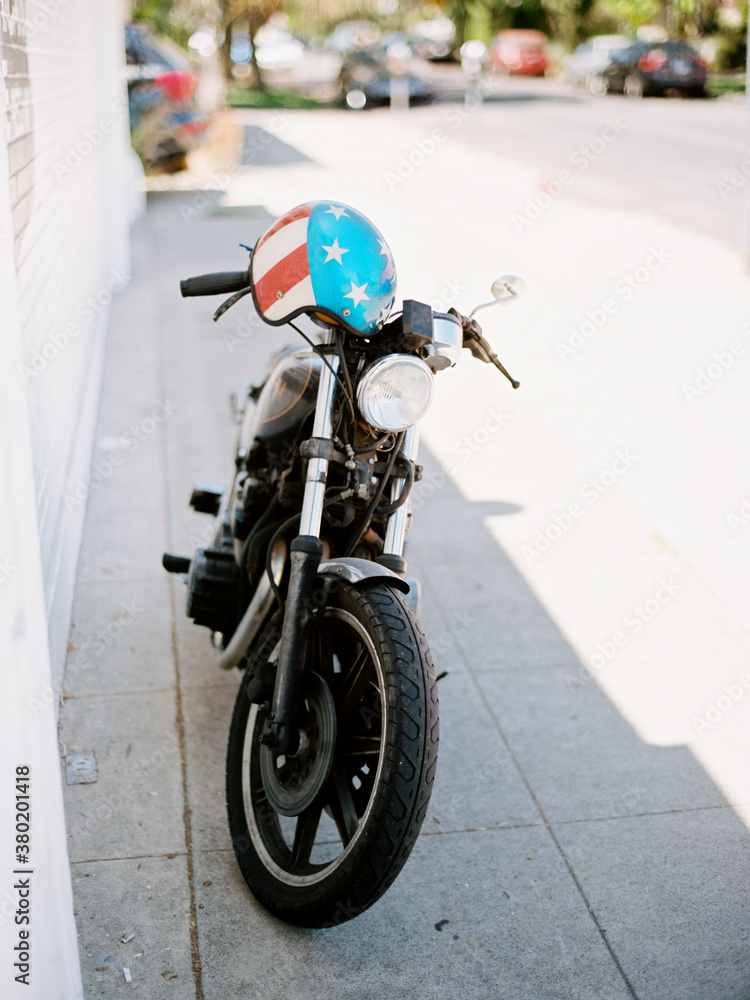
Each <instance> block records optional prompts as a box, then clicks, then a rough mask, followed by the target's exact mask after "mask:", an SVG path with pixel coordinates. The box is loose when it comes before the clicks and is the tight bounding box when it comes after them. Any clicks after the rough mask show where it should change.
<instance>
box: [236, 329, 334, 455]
mask: <svg viewBox="0 0 750 1000" xmlns="http://www.w3.org/2000/svg"><path fill="white" fill-rule="evenodd" d="M322 365H323V362H322V361H321V360H320V357H319V356H318V355H317V354H316V353H315V352H314V351H312V350H310V349H309V348H306V349H301V350H290V351H286V352H285V353H284V354H283V355H282V356H281V358H280V359H279V361H278V363H277V364H276V366H275V367H274V369H273V371H272V372H271V374H270V375H269V376H268V379H267V381H266V384H265V385H264V386H263V389H262V391H261V394H260V396H259V397H258V401H257V403H256V404H255V406H250V407H248V410H247V413H246V414H245V419H244V422H243V425H242V431H241V433H240V444H241V446H242V447H243V448H245V449H246V450H247V451H249V450H250V448H251V447H252V443H253V441H254V440H255V438H259V439H260V440H261V441H264V442H265V443H266V444H267V445H269V446H270V447H271V448H274V447H276V446H278V445H280V444H282V443H283V442H284V441H285V440H286V439H287V438H289V437H291V436H292V435H293V434H294V433H295V431H296V429H297V428H298V427H299V425H300V424H301V423H302V421H303V420H304V419H305V418H306V417H308V416H309V415H310V413H312V411H313V410H314V409H315V402H316V399H317V395H318V382H319V381H320V369H321V367H322Z"/></svg>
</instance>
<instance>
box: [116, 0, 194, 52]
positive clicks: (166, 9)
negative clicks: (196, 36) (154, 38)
mask: <svg viewBox="0 0 750 1000" xmlns="http://www.w3.org/2000/svg"><path fill="white" fill-rule="evenodd" d="M131 19H132V20H133V21H145V22H146V23H147V24H148V25H149V26H150V27H151V29H152V30H153V32H154V34H156V35H165V36H166V37H167V38H171V39H173V41H175V42H177V44H178V45H181V46H182V47H183V48H185V47H186V46H187V42H188V38H190V36H191V35H192V34H193V32H194V31H196V30H197V29H198V28H199V27H200V26H201V24H204V23H205V20H206V16H205V8H204V5H203V4H201V3H199V2H195V0H133V3H132V5H131Z"/></svg>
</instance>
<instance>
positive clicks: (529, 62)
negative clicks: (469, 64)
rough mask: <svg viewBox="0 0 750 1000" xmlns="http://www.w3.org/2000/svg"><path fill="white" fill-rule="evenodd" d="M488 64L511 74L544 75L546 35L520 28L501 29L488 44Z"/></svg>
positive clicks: (546, 59) (546, 63)
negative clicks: (490, 43)
mask: <svg viewBox="0 0 750 1000" xmlns="http://www.w3.org/2000/svg"><path fill="white" fill-rule="evenodd" d="M490 65H491V67H492V69H494V70H495V71H496V72H497V73H509V74H510V75H511V76H544V74H545V72H546V70H547V67H548V66H549V56H548V55H547V36H546V35H545V34H544V33H543V32H541V31H532V30H531V29H528V30H527V29H522V28H512V29H510V30H509V31H501V32H500V34H499V35H496V37H495V40H494V41H493V42H492V45H491V46H490Z"/></svg>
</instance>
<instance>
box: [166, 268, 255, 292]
mask: <svg viewBox="0 0 750 1000" xmlns="http://www.w3.org/2000/svg"><path fill="white" fill-rule="evenodd" d="M249 285H250V271H249V269H248V270H247V271H217V272H216V273H215V274H199V275H197V276H196V277H195V278H185V280H184V281H181V282H180V291H181V292H182V295H183V298H187V297H189V296H191V295H226V294H227V293H228V292H240V291H242V290H243V288H248V287H249Z"/></svg>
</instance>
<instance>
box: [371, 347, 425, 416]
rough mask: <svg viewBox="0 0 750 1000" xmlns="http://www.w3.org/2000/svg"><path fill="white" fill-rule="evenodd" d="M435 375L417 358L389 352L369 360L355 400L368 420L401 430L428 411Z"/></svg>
mask: <svg viewBox="0 0 750 1000" xmlns="http://www.w3.org/2000/svg"><path fill="white" fill-rule="evenodd" d="M434 382H435V378H434V376H433V374H432V372H431V371H430V369H429V368H428V367H427V365H426V364H425V363H424V361H422V360H421V359H420V358H414V357H412V356H411V355H410V354H390V355H388V357H386V358H381V359H380V361H376V362H375V363H374V364H371V365H370V367H369V368H368V369H367V370H366V371H365V373H364V375H363V376H362V378H361V379H360V382H359V386H358V388H357V404H358V405H359V409H360V412H361V414H362V416H363V417H364V418H365V420H366V421H367V423H368V424H371V425H372V426H373V427H377V428H378V430H381V431H403V430H406V428H407V427H412V426H413V425H414V424H416V423H417V422H418V421H419V420H421V419H422V417H423V416H424V415H425V413H426V412H427V410H428V408H429V406H430V403H431V402H432V387H433V385H434Z"/></svg>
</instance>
